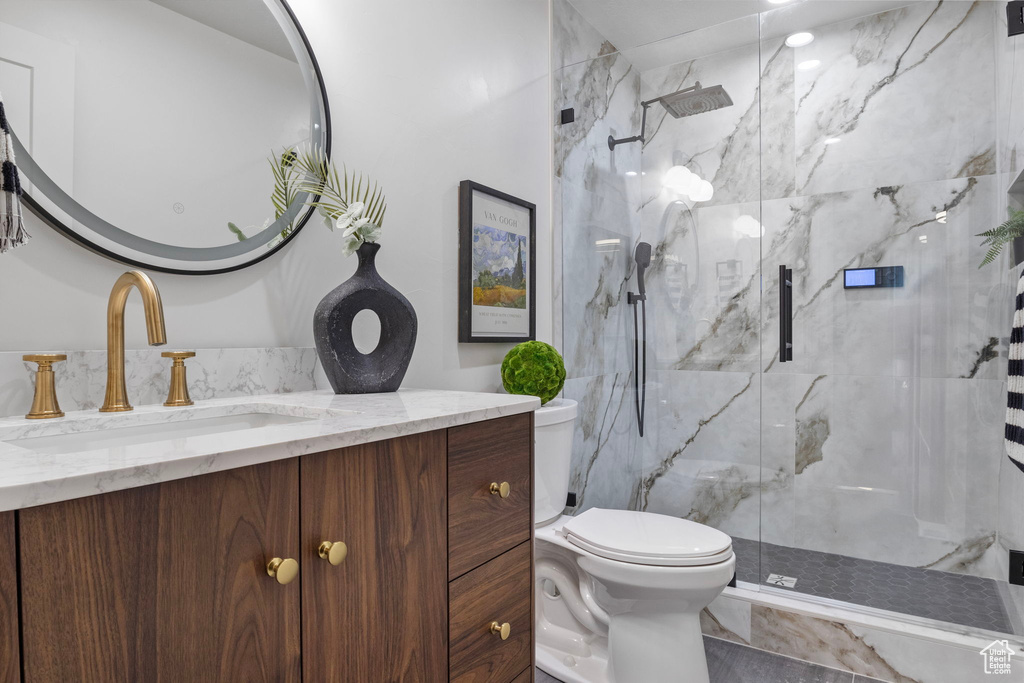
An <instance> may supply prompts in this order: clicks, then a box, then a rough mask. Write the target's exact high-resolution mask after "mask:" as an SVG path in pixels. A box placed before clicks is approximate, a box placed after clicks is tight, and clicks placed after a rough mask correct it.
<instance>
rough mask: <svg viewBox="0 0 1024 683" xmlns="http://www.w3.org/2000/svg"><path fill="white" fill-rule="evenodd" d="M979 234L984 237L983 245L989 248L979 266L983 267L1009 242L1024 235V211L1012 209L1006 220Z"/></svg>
mask: <svg viewBox="0 0 1024 683" xmlns="http://www.w3.org/2000/svg"><path fill="white" fill-rule="evenodd" d="M977 236H978V237H984V238H985V239H983V240H982V241H981V246H983V247H984V246H988V248H989V249H988V252H987V253H986V254H985V258H984V259H982V261H981V265H980V266H978V267H979V268H982V267H984V266H987V265H988V264H990V263H992V262H993V261H995V260H996V259H997V258H998V257H999V254H1000V253H1002V251H1003V247H1004V246H1006V245H1007V244H1008V243H1010V242H1012V241H1013V240H1015V239H1017V238H1018V237H1024V211H1014V210H1013V209H1010V217H1009V218H1008V219H1007V220H1006V221H1005V222H1003V223H1002V224H1000V225H999V226H997V227H995V228H992V229H991V230H986V231H985V232H982V233H978V235H977Z"/></svg>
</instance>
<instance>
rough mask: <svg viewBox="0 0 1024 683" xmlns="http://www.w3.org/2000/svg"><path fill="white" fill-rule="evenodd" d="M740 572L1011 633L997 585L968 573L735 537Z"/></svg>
mask: <svg viewBox="0 0 1024 683" xmlns="http://www.w3.org/2000/svg"><path fill="white" fill-rule="evenodd" d="M733 549H734V550H735V551H736V577H737V578H738V579H739V580H740V581H747V582H748V583H758V584H763V583H766V582H767V579H768V577H769V575H771V574H780V575H782V576H788V577H792V578H795V579H796V580H797V582H796V586H794V587H793V588H785V587H782V588H781V589H782V590H792V591H794V592H796V593H803V594H805V595H814V596H818V597H822V598H829V599H831V600H840V601H843V602H849V603H853V604H856V605H864V606H866V607H876V608H878V609H884V610H889V611H892V612H899V613H901V614H910V615H913V616H918V617H926V618H928V619H937V620H939V621H947V622H951V623H954V624H960V625H962V626H974V627H977V628H984V629H988V630H990V631H999V632H1001V633H1013V627H1012V626H1011V622H1010V618H1009V616H1008V615H1007V613H1006V608H1005V606H1004V604H1003V600H1002V598H1001V597H1000V595H999V588H998V584H997V583H996V582H995V581H993V580H991V579H983V578H980V577H977V576H968V575H966V574H953V573H952V572H940V571H936V570H934V569H919V568H917V567H904V566H902V565H895V564H888V563H886V562H875V561H872V560H862V559H859V558H856V557H846V556H844V555H836V554H833V553H821V552H817V551H814V550H803V549H801V548H788V547H785V546H780V545H774V544H772V543H758V542H757V541H750V540H747V539H743V538H734V539H733Z"/></svg>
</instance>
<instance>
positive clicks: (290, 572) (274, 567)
mask: <svg viewBox="0 0 1024 683" xmlns="http://www.w3.org/2000/svg"><path fill="white" fill-rule="evenodd" d="M267 574H268V575H269V576H271V577H272V578H275V579H277V582H278V583H279V584H281V585H282V586H284V585H285V584H289V583H291V582H292V581H294V580H295V577H296V576H298V575H299V563H298V562H296V561H295V560H293V559H292V558H290V557H288V558H285V559H283V560H282V559H281V558H280V557H275V558H274V559H272V560H271V561H270V562H268V563H267Z"/></svg>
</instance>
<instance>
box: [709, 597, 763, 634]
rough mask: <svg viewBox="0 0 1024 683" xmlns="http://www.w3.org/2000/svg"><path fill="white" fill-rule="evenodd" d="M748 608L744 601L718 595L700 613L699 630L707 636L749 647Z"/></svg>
mask: <svg viewBox="0 0 1024 683" xmlns="http://www.w3.org/2000/svg"><path fill="white" fill-rule="evenodd" d="M750 608H751V604H750V603H749V602H747V601H746V600H736V599H734V598H730V597H727V596H724V595H720V596H718V597H717V598H715V599H714V600H713V601H712V602H711V604H710V605H708V606H707V607H705V608H704V611H703V612H701V615H700V624H701V630H702V631H703V632H704V634H705V635H708V636H714V637H715V638H724V639H725V640H731V641H733V642H734V643H742V644H744V645H749V644H750Z"/></svg>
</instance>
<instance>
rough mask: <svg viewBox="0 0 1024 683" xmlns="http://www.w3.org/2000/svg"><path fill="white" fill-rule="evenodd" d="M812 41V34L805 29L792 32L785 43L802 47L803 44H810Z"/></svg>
mask: <svg viewBox="0 0 1024 683" xmlns="http://www.w3.org/2000/svg"><path fill="white" fill-rule="evenodd" d="M812 42H814V34H813V33H807V32H806V31H804V32H801V33H794V34H793V35H791V36H789V37H788V38H786V45H788V46H790V47H803V46H804V45H810V44H811V43H812Z"/></svg>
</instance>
